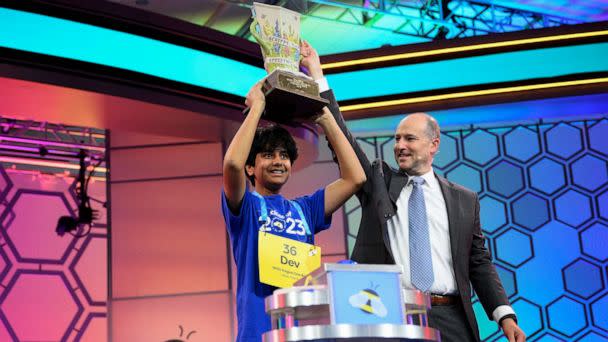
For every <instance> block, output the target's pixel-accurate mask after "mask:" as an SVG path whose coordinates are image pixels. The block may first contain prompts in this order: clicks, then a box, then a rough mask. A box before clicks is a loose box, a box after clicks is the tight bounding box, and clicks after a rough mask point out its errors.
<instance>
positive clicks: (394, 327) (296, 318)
mask: <svg viewBox="0 0 608 342" xmlns="http://www.w3.org/2000/svg"><path fill="white" fill-rule="evenodd" d="M401 273H402V268H401V266H398V265H368V264H361V265H352V264H329V263H327V264H324V265H323V266H321V267H320V268H318V269H317V270H315V271H314V272H312V273H311V274H309V275H307V276H305V277H304V278H302V279H300V280H299V281H297V282H296V283H295V284H294V286H293V287H290V288H285V289H278V290H275V291H274V293H273V294H272V295H270V296H268V297H266V299H265V305H266V313H267V314H268V315H270V318H271V322H272V328H271V330H270V331H268V332H266V333H264V334H263V335H262V341H264V342H299V341H316V342H339V341H356V342H363V341H365V342H413V341H421V342H422V341H425V342H426V341H437V342H440V341H441V337H440V334H439V331H437V330H436V329H433V328H430V327H429V326H428V320H427V312H428V310H429V309H430V307H431V300H430V297H429V295H428V294H425V293H422V292H420V291H418V290H410V289H404V288H402V286H401V279H400V275H401Z"/></svg>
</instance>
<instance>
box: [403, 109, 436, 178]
mask: <svg viewBox="0 0 608 342" xmlns="http://www.w3.org/2000/svg"><path fill="white" fill-rule="evenodd" d="M427 120H428V119H427V117H426V116H424V115H422V114H412V115H409V116H407V117H406V118H405V119H403V120H401V122H400V123H399V126H397V130H396V131H395V146H394V152H395V161H396V162H397V165H399V169H401V170H402V171H405V172H406V173H407V174H408V175H410V176H418V175H422V174H424V173H427V172H428V171H430V170H431V165H432V164H433V157H434V156H435V153H436V152H437V149H438V148H439V138H438V137H437V138H431V137H429V135H428V133H427Z"/></svg>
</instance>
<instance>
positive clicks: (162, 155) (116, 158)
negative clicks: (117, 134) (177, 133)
mask: <svg viewBox="0 0 608 342" xmlns="http://www.w3.org/2000/svg"><path fill="white" fill-rule="evenodd" d="M221 172H222V154H221V146H220V144H219V143H213V144H195V145H176V146H162V147H146V148H138V149H136V150H133V149H126V150H120V149H119V150H113V151H112V181H122V180H136V179H150V178H167V177H180V176H194V175H206V174H221Z"/></svg>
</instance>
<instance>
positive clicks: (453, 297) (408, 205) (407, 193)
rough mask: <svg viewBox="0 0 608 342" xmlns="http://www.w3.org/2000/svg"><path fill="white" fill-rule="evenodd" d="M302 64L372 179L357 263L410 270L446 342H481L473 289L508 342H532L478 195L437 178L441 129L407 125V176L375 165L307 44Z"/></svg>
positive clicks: (401, 147)
mask: <svg viewBox="0 0 608 342" xmlns="http://www.w3.org/2000/svg"><path fill="white" fill-rule="evenodd" d="M302 56H303V57H302V58H303V60H302V65H304V66H305V67H307V68H308V71H309V74H310V76H311V77H312V78H313V79H315V80H316V81H317V83H319V87H320V90H321V96H323V97H324V98H326V99H328V100H330V102H331V103H330V106H329V108H330V111H331V112H332V114H333V115H334V117H335V118H336V121H337V122H338V125H339V126H340V128H341V129H342V131H343V132H344V134H345V135H346V137H347V139H348V140H349V142H350V143H351V145H352V146H353V148H354V150H355V152H356V154H357V157H358V159H359V162H360V163H361V165H362V166H363V169H364V170H365V173H366V176H367V181H366V183H365V184H364V186H363V187H362V188H361V190H359V191H358V192H357V194H356V195H357V197H358V199H359V201H360V202H361V208H362V215H361V223H360V226H359V233H358V235H357V240H356V243H355V247H354V250H353V254H352V256H351V258H352V259H353V260H355V261H357V262H359V263H366V264H399V265H402V266H403V268H404V274H403V276H402V280H403V284H404V285H405V286H408V287H413V288H418V289H420V290H422V291H425V292H429V293H431V299H432V304H433V305H432V308H431V310H430V311H429V325H430V326H431V327H433V328H436V329H438V330H439V331H440V332H441V335H442V341H444V342H446V341H447V342H449V341H458V342H463V341H480V337H479V330H478V326H477V321H476V319H475V314H474V312H473V307H472V303H471V285H472V286H473V289H474V290H475V293H476V294H477V296H478V298H479V300H480V302H481V304H482V305H483V307H484V309H485V311H486V313H487V315H488V317H489V318H490V319H493V320H494V321H496V322H497V323H499V325H500V327H501V328H502V330H503V332H504V335H505V336H506V337H507V339H508V340H509V341H510V342H523V341H525V339H526V337H525V334H524V333H523V331H522V330H521V329H520V328H519V326H518V325H517V317H516V316H515V312H514V311H513V309H512V308H511V306H510V305H509V300H508V299H507V296H506V294H505V291H504V288H503V286H502V284H501V281H500V278H499V277H498V274H497V273H496V270H495V268H494V265H493V264H492V260H491V256H490V253H489V251H488V250H487V248H486V247H485V244H484V242H485V238H484V236H483V233H482V231H481V227H480V221H479V199H478V196H477V193H475V192H473V191H471V190H468V189H466V188H464V187H462V186H460V185H457V184H454V183H452V182H450V181H448V180H446V179H445V178H443V177H440V176H438V175H436V174H435V173H434V172H433V168H432V163H433V157H434V156H435V154H436V153H437V151H438V150H439V144H440V141H441V140H440V130H439V125H438V124H437V121H436V120H435V119H434V118H432V117H431V116H429V115H428V114H425V113H416V114H412V115H409V116H407V117H405V118H404V119H403V120H402V121H401V122H400V123H399V126H398V127H397V129H396V131H395V144H394V153H395V160H396V161H397V164H398V165H399V170H393V169H392V168H391V167H389V166H388V165H387V164H386V163H385V162H383V161H381V160H376V161H374V162H372V163H370V161H369V160H368V159H367V157H366V155H365V154H364V152H363V150H362V149H361V147H360V146H359V145H358V143H357V141H356V140H355V139H354V137H353V136H352V134H351V133H350V131H349V130H348V129H347V127H346V125H345V122H344V118H343V117H342V115H341V113H340V109H339V107H338V104H337V102H336V99H335V97H334V95H333V92H332V91H331V90H329V86H328V85H327V81H326V80H325V78H324V76H323V72H322V69H321V65H320V61H319V57H318V55H317V53H316V51H315V50H314V49H313V48H312V47H310V46H309V45H307V44H305V46H304V48H303V49H302ZM420 232H422V233H420Z"/></svg>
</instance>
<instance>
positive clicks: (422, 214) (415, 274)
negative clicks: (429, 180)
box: [408, 176, 434, 292]
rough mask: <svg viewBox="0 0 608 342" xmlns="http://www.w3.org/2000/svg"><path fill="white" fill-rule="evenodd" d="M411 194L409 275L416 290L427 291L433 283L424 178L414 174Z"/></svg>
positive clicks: (409, 203) (409, 211) (409, 212)
mask: <svg viewBox="0 0 608 342" xmlns="http://www.w3.org/2000/svg"><path fill="white" fill-rule="evenodd" d="M411 179H412V185H413V189H412V194H411V195H410V199H409V202H408V217H409V226H410V231H409V233H410V276H411V278H412V285H414V287H416V288H417V289H418V290H420V291H423V292H428V291H429V290H430V288H431V285H433V280H434V277H433V260H432V259H431V240H430V239H429V224H428V221H427V217H426V205H425V204H424V191H423V189H422V184H424V178H422V177H418V176H414V177H411Z"/></svg>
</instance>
